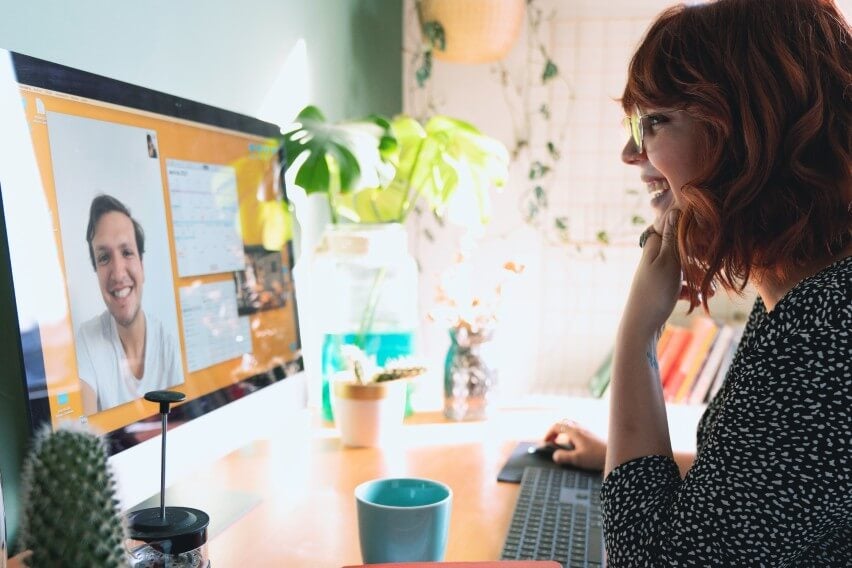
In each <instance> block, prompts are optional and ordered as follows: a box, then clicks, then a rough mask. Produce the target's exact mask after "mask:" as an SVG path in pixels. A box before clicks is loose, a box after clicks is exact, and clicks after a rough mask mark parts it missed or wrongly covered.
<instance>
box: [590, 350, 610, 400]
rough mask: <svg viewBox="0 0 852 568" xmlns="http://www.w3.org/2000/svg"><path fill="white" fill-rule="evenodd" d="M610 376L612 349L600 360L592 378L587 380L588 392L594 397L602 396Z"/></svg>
mask: <svg viewBox="0 0 852 568" xmlns="http://www.w3.org/2000/svg"><path fill="white" fill-rule="evenodd" d="M611 377H612V349H610V351H609V353H608V354H607V356H606V357H605V358H604V360H603V362H601V364H600V366H599V367H598V368H597V370H596V371H595V373H594V374H593V375H592V378H591V379H590V380H589V392H590V393H591V394H592V396H594V397H595V398H600V397H601V396H603V393H604V391H605V390H606V388H607V387H608V386H609V380H610V378H611Z"/></svg>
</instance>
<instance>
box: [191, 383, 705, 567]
mask: <svg viewBox="0 0 852 568" xmlns="http://www.w3.org/2000/svg"><path fill="white" fill-rule="evenodd" d="M604 404H605V403H603V402H602V401H588V400H584V401H582V402H579V403H577V405H576V407H575V408H574V409H573V410H570V409H569V413H568V414H566V409H565V407H564V406H563V407H561V408H560V409H559V410H555V409H553V408H550V409H542V408H528V409H522V410H511V411H508V410H504V411H500V412H499V413H498V414H497V415H496V416H495V417H493V418H491V419H489V420H487V421H483V422H469V423H450V422H447V421H445V420H444V419H443V417H442V416H441V415H440V414H439V413H437V412H436V413H426V414H417V415H415V416H413V417H411V419H409V420H408V421H407V423H406V425H405V426H404V427H403V429H402V435H401V437H400V438H399V439H398V440H397V441H395V442H394V443H392V444H391V445H389V446H386V447H384V448H382V449H375V448H363V449H354V448H344V447H342V446H341V444H340V440H339V438H338V436H337V432H336V430H334V429H333V428H330V427H317V426H316V425H313V426H311V425H310V424H308V425H306V430H307V432H293V433H292V435H287V433H282V434H281V435H279V436H275V437H273V438H272V439H270V440H268V441H259V442H256V443H255V444H253V445H252V446H250V447H248V448H245V449H242V450H240V451H237V452H234V453H232V454H230V455H229V456H227V457H226V458H224V459H222V460H220V461H219V462H217V463H216V464H214V466H213V467H211V468H209V469H207V470H205V472H203V473H202V474H199V475H198V476H197V477H194V478H193V479H192V484H193V486H194V488H195V489H196V490H199V491H202V492H205V493H210V494H214V495H215V493H216V492H217V491H219V492H220V493H221V492H222V490H223V488H224V489H226V490H227V491H237V492H248V493H255V494H257V495H258V496H259V497H260V499H261V501H260V503H259V504H258V505H257V506H255V507H253V508H252V509H251V510H249V511H248V512H247V513H246V514H245V515H243V516H242V517H241V518H239V519H237V520H236V522H234V523H233V524H232V525H231V526H229V527H226V528H224V530H221V532H220V534H218V535H213V537H212V539H211V541H210V543H209V548H210V558H211V560H212V561H213V565H214V566H223V567H232V566H234V567H242V566H245V567H249V566H250V567H252V568H255V567H264V566H270V567H271V566H276V567H277V566H280V567H287V568H303V567H304V568H326V567H328V568H338V567H340V566H342V565H345V564H356V563H359V562H360V560H361V557H360V549H359V544H358V530H357V523H356V520H355V519H356V516H355V498H354V496H353V491H354V489H355V487H356V486H357V485H358V484H359V483H361V482H362V481H366V480H368V479H373V478H377V477H391V476H393V477H404V476H408V477H427V478H432V479H437V480H440V481H443V482H444V483H446V484H448V485H449V486H450V487H451V488H452V490H453V510H452V517H451V523H450V531H449V542H448V545H447V554H446V559H447V560H454V561H463V560H490V559H497V558H499V555H500V551H501V550H502V547H503V539H504V537H505V535H506V531H507V530H508V526H509V522H510V520H511V514H512V511H513V509H514V505H515V499H516V495H517V490H518V486H517V485H514V484H506V483H498V482H497V481H496V478H497V473H498V471H499V470H500V468H501V467H502V465H503V463H504V461H505V459H506V458H507V457H508V455H509V454H510V453H511V450H512V449H513V448H514V446H515V444H516V443H517V442H518V441H520V440H535V439H538V438H540V437H541V436H542V435H543V433H544V432H545V431H546V429H547V427H548V426H549V425H550V424H551V423H552V422H553V421H555V420H557V419H559V418H560V417H562V416H565V415H570V416H572V417H573V418H576V419H578V421H581V422H583V423H585V424H589V425H590V427H591V429H592V430H594V431H601V430H602V428H601V425H604V427H605V421H606V418H605V413H604V412H603V411H602V409H603V408H604ZM693 415H694V417H695V420H697V416H698V413H697V412H696V411H692V412H691V413H687V416H689V417H692V416H693ZM690 420H691V418H690ZM680 422H681V426H682V425H683V419H681V420H680ZM691 427H692V428H693V432H694V424H692V425H691ZM678 449H683V448H678Z"/></svg>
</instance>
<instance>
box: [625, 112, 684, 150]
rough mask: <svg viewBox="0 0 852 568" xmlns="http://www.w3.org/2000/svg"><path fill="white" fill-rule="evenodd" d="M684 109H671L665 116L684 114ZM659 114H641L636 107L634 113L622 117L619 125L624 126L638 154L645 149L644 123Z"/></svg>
mask: <svg viewBox="0 0 852 568" xmlns="http://www.w3.org/2000/svg"><path fill="white" fill-rule="evenodd" d="M685 111H686V109H682V108H679V109H672V110H667V111H665V112H666V114H668V113H672V112H685ZM659 114H660V112H659V111H658V112H652V113H648V114H641V113H640V112H639V107H636V112H635V113H634V114H632V115H628V116H625V117H624V120H622V121H621V124H623V125H624V129H625V130H627V135H628V136H630V137H631V138H633V143H634V144H635V145H636V151H637V152H639V153H640V154H641V153H642V151H643V150H644V148H645V121H646V120H647V119H648V118H649V117H652V116H657V115H659Z"/></svg>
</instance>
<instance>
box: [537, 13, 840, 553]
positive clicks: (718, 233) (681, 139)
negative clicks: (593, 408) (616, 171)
mask: <svg viewBox="0 0 852 568" xmlns="http://www.w3.org/2000/svg"><path fill="white" fill-rule="evenodd" d="M622 104H623V106H624V109H625V111H626V112H627V114H628V117H627V118H626V119H625V122H626V124H627V125H628V127H629V129H630V139H629V140H628V142H627V145H626V146H625V148H624V150H623V152H622V159H623V160H624V161H625V162H626V163H628V164H631V165H635V166H636V167H637V168H639V171H640V176H641V179H642V180H643V182H644V183H645V184H646V185H647V187H648V191H649V193H650V195H651V199H652V206H653V207H654V208H655V209H656V211H657V212H658V213H659V217H658V220H657V221H656V222H655V223H654V225H653V226H652V227H649V229H648V230H647V231H646V232H645V233H643V237H642V239H641V243H642V245H643V246H644V250H643V253H642V258H641V261H640V263H639V267H638V269H637V271H636V275H635V277H634V280H633V285H632V288H631V291H630V294H629V297H628V301H627V305H626V306H625V310H624V313H623V316H622V320H621V324H620V326H619V331H618V335H617V339H616V346H615V355H614V364H613V376H612V383H611V387H610V388H611V399H610V400H611V412H610V425H609V436H608V442H607V443H606V445H604V443H603V442H601V441H599V440H595V439H594V438H592V437H591V436H590V435H589V434H588V433H586V432H584V431H582V430H580V429H578V428H576V427H573V426H570V425H568V426H567V427H566V426H565V425H562V426H554V428H552V429H551V431H550V432H549V433H548V436H547V438H548V439H554V438H557V435H559V440H558V441H561V442H563V443H564V442H572V443H573V444H574V446H575V450H574V451H573V452H571V451H563V452H556V454H554V459H555V460H556V461H564V462H569V463H579V464H581V465H585V466H587V467H589V466H595V465H603V466H604V467H603V469H604V472H605V475H606V478H605V481H604V485H603V489H602V494H601V497H602V503H603V510H604V533H605V537H606V549H607V555H608V562H609V564H608V565H609V566H611V567H622V566H625V567H626V566H629V567H635V566H711V565H712V566H747V565H748V566H750V565H762V566H792V565H795V566H800V565H807V566H811V565H819V566H849V565H852V37H850V27H849V24H848V23H847V22H846V21H845V20H844V18H843V17H842V15H841V14H840V13H839V12H838V10H837V8H836V7H835V6H834V4H833V2H831V1H830V0H772V1H769V0H719V1H717V2H713V3H708V4H698V5H695V4H693V5H690V6H678V7H674V8H671V9H669V10H667V11H665V12H664V13H663V14H661V15H660V16H659V17H658V18H657V20H656V21H655V22H654V23H653V24H652V26H651V28H650V29H649V31H648V32H647V34H646V36H645V38H644V40H643V41H642V43H641V45H640V46H639V48H638V50H637V51H636V53H635V54H634V56H633V59H632V61H631V64H630V70H629V76H628V81H627V86H626V87H625V90H624V95H623V98H622ZM747 284H750V285H753V286H754V287H755V288H756V289H757V292H758V295H759V298H758V299H757V301H756V303H755V306H754V308H753V310H752V313H751V315H750V317H749V321H748V323H747V325H746V329H745V332H744V334H743V338H742V341H741V343H740V347H739V349H738V351H737V354H736V357H735V360H734V363H733V364H732V366H731V368H730V370H729V372H728V375H727V378H726V381H725V384H724V386H723V387H722V389H721V391H720V392H719V393H718V395H717V396H716V397H715V398H714V399H713V400H712V401H711V403H710V404H709V406H708V408H707V410H706V412H705V414H704V416H703V417H702V419H701V422H700V424H699V428H698V437H697V453H696V455H695V456H694V461H693V460H692V459H691V458H684V457H683V456H673V454H672V450H671V443H670V439H669V433H668V426H667V419H666V409H665V404H664V402H663V394H662V389H661V386H660V379H659V370H658V367H657V361H656V354H655V353H656V343H657V339H658V338H659V331H660V328H661V327H662V326H663V325H664V324H665V321H666V320H667V318H668V317H669V315H670V314H671V312H672V309H673V307H674V305H675V303H676V301H677V300H678V299H679V298H681V299H685V300H687V301H689V302H690V306H691V308H695V307H697V306H700V305H703V306H704V308H705V309H706V308H707V298H708V297H709V296H710V295H711V294H712V292H713V290H714V289H716V288H717V287H721V288H724V289H726V290H729V291H735V292H739V291H742V290H743V288H744V287H745V286H746V285H747ZM560 430H562V431H563V432H562V434H560ZM566 430H567V431H566ZM604 452H605V463H604V464H600V460H601V458H602V457H603V454H604ZM675 458H676V459H675ZM678 464H680V466H681V469H682V470H683V471H684V476H683V477H681V474H680V472H679V468H678Z"/></svg>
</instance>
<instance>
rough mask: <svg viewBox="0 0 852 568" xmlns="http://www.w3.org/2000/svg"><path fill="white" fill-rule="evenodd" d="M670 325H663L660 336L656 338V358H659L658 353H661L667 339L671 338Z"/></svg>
mask: <svg viewBox="0 0 852 568" xmlns="http://www.w3.org/2000/svg"><path fill="white" fill-rule="evenodd" d="M672 333H673V330H672V326H670V325H666V326H665V327H663V332H662V333H661V334H660V338H659V339H658V340H657V360H658V361H659V360H660V355H662V353H663V350H664V349H665V348H666V345H668V343H669V340H670V339H671V338H672Z"/></svg>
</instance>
